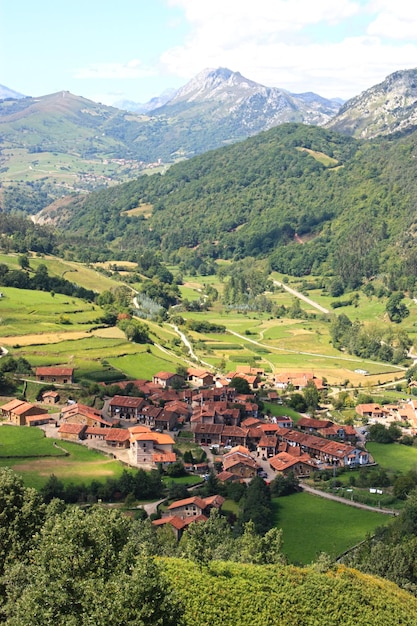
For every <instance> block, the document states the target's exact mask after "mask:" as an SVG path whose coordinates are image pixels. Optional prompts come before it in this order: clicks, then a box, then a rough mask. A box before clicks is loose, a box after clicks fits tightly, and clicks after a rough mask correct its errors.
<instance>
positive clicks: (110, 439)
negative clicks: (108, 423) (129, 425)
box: [101, 428, 130, 448]
mask: <svg viewBox="0 0 417 626" xmlns="http://www.w3.org/2000/svg"><path fill="white" fill-rule="evenodd" d="M101 430H106V431H107V433H106V436H105V442H106V443H107V445H109V446H111V447H112V448H128V447H129V446H130V432H129V431H128V430H127V429H126V428H108V429H107V428H106V429H103V428H102V429H101Z"/></svg>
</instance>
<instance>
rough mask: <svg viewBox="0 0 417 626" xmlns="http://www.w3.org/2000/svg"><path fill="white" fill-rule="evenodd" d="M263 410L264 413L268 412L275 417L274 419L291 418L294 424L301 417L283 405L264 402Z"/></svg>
mask: <svg viewBox="0 0 417 626" xmlns="http://www.w3.org/2000/svg"><path fill="white" fill-rule="evenodd" d="M264 409H265V411H270V412H271V415H275V416H276V417H282V416H283V415H286V416H288V417H291V418H292V419H293V421H294V423H295V424H296V423H297V422H298V420H299V419H300V418H301V415H300V414H299V413H297V411H294V409H291V408H290V407H288V406H284V405H283V404H275V403H274V402H264Z"/></svg>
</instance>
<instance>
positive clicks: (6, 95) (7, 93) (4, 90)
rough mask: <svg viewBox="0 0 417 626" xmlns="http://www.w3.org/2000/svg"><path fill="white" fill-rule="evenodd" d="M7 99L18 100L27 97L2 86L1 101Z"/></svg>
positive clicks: (0, 86) (0, 89)
mask: <svg viewBox="0 0 417 626" xmlns="http://www.w3.org/2000/svg"><path fill="white" fill-rule="evenodd" d="M7 98H13V99H15V100H17V99H19V98H25V96H24V95H23V94H22V93H19V92H18V91H14V90H13V89H9V87H5V86H4V85H0V100H6V99H7Z"/></svg>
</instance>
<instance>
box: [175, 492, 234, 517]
mask: <svg viewBox="0 0 417 626" xmlns="http://www.w3.org/2000/svg"><path fill="white" fill-rule="evenodd" d="M223 502H224V498H223V497H222V496H219V495H215V496H210V497H209V498H200V496H192V497H191V498H185V499H184V500H177V501H176V502H173V503H172V504H170V505H169V507H168V511H169V515H175V516H176V517H179V518H180V519H186V518H188V517H198V516H200V515H205V516H208V515H210V510H211V509H213V508H216V509H218V510H220V509H221V507H222V504H223Z"/></svg>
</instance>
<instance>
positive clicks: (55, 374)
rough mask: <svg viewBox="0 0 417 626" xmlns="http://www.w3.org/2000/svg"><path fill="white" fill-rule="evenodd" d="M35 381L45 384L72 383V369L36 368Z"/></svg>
mask: <svg viewBox="0 0 417 626" xmlns="http://www.w3.org/2000/svg"><path fill="white" fill-rule="evenodd" d="M35 375H36V380H39V381H43V382H47V383H61V384H69V383H73V382H74V368H72V367H37V368H36V370H35Z"/></svg>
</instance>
